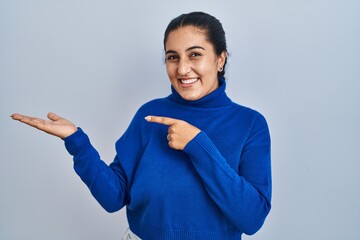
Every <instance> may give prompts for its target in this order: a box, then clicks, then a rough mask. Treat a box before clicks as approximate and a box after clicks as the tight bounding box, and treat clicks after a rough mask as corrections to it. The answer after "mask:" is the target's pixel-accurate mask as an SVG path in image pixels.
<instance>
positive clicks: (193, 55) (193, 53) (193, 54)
mask: <svg viewBox="0 0 360 240" xmlns="http://www.w3.org/2000/svg"><path fill="white" fill-rule="evenodd" d="M200 56H201V54H200V53H197V52H192V53H191V54H190V57H200Z"/></svg>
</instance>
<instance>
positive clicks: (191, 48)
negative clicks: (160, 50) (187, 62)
mask: <svg viewBox="0 0 360 240" xmlns="http://www.w3.org/2000/svg"><path fill="white" fill-rule="evenodd" d="M198 48H199V49H202V50H204V51H205V48H203V47H200V46H192V47H189V48H188V49H186V50H185V51H186V52H188V51H191V50H193V49H198ZM169 53H176V51H174V50H167V51H166V52H165V54H169Z"/></svg>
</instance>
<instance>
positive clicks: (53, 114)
mask: <svg viewBox="0 0 360 240" xmlns="http://www.w3.org/2000/svg"><path fill="white" fill-rule="evenodd" d="M47 117H48V118H49V119H50V120H52V121H58V120H60V119H61V117H59V116H58V115H56V114H55V113H52V112H49V113H48V115H47Z"/></svg>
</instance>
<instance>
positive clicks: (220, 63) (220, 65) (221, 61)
mask: <svg viewBox="0 0 360 240" xmlns="http://www.w3.org/2000/svg"><path fill="white" fill-rule="evenodd" d="M226 58H227V53H226V51H223V52H222V53H221V54H220V55H219V58H218V69H220V68H223V67H224V65H225V61H226Z"/></svg>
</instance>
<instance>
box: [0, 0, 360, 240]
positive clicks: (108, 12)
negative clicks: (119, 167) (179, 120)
mask: <svg viewBox="0 0 360 240" xmlns="http://www.w3.org/2000/svg"><path fill="white" fill-rule="evenodd" d="M194 10H202V11H206V12H209V13H210V14H213V15H215V16H216V17H217V18H219V19H220V20H221V22H222V23H223V26H224V28H225V31H226V33H227V38H228V47H229V52H230V58H229V64H228V69H227V80H228V88H227V90H228V94H229V95H230V97H231V98H232V99H233V100H234V101H236V102H238V103H240V104H243V105H246V106H249V107H252V108H255V109H257V110H259V111H260V112H262V113H263V114H264V115H265V116H266V118H267V120H268V123H269V126H270V130H271V136H272V167H273V168H272V172H273V208H272V211H271V213H270V215H269V217H268V219H267V221H266V223H265V225H264V227H263V228H262V229H261V230H260V231H259V232H258V233H257V234H256V235H254V236H252V237H247V236H245V237H244V239H274V240H289V239H291V240H297V239H299V240H300V239H301V240H303V239H314V240H317V239H327V240H338V239H346V240H359V239H360V230H359V226H360V204H359V203H360V201H359V200H360V189H359V183H360V174H359V173H360V170H359V168H360V153H359V148H360V137H359V135H360V128H359V123H360V97H359V96H360V94H359V92H360V71H359V69H360V47H359V43H360V2H359V1H358V0H354V1H351V0H333V1H331V0H327V1H325V0H303V1H287V0H277V1H265V0H264V1H262V0H259V1H202V2H195V1H193V0H183V1H177V2H171V1H168V0H167V1H165V0H155V1H142V2H141V1H110V0H105V1H85V0H82V1H80V0H75V1H73V0H65V1H53V0H51V1H45V0H44V1H40V0H32V1H30V0H29V1H26V0H23V1H20V0H0V148H1V150H0V152H1V165H0V194H1V197H0V239H1V240H3V239H4V240H7V239H11V240H12V239H40V240H42V239H44V240H45V239H55V240H57V239H67V240H75V239H76V240H77V239H88V240H92V239H108V240H111V239H113V240H116V239H121V236H122V234H123V232H124V230H125V229H126V227H127V223H126V219H125V212H124V210H121V211H120V212H118V213H115V214H108V213H106V212H105V211H104V210H103V209H102V208H101V207H100V205H98V203H97V202H96V201H95V200H94V199H93V197H92V196H91V195H90V193H89V191H88V189H87V188H86V186H85V185H84V184H83V183H82V182H81V180H80V179H79V177H78V176H77V175H76V174H75V173H74V171H73V169H72V159H71V157H70V155H68V154H67V152H66V150H65V149H64V147H63V142H62V140H59V139H57V138H54V137H52V136H49V135H46V134H43V133H41V132H38V131H36V130H34V129H32V128H29V127H27V126H25V125H22V124H20V123H18V122H14V121H12V120H11V119H10V118H9V115H10V114H11V113H13V112H20V113H23V114H29V115H35V116H41V117H45V116H46V114H47V112H48V111H54V112H56V113H58V114H60V115H62V116H65V117H67V118H68V119H70V120H71V121H73V122H74V123H75V124H77V125H78V126H81V127H82V128H83V129H84V130H85V131H86V132H87V133H88V134H89V135H90V137H91V139H92V143H93V144H94V145H95V146H96V148H97V149H98V151H99V152H100V154H101V156H102V158H103V159H104V160H105V161H106V162H108V163H110V162H111V161H112V160H113V157H114V155H115V151H114V143H115V141H116V140H117V139H118V138H119V137H120V135H121V134H122V133H123V132H124V130H125V129H126V127H127V125H128V124H129V122H130V120H131V118H132V116H133V114H134V113H135V111H136V110H137V109H138V107H139V106H140V105H141V104H143V103H144V102H146V101H148V100H150V99H153V98H158V97H163V96H166V95H168V94H169V93H170V84H169V82H168V79H167V75H166V71H165V65H164V63H163V58H164V56H163V48H162V40H163V32H164V30H165V27H166V25H167V24H168V22H169V21H170V20H171V19H172V18H173V17H175V16H177V15H179V14H181V13H183V12H189V11H194Z"/></svg>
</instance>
